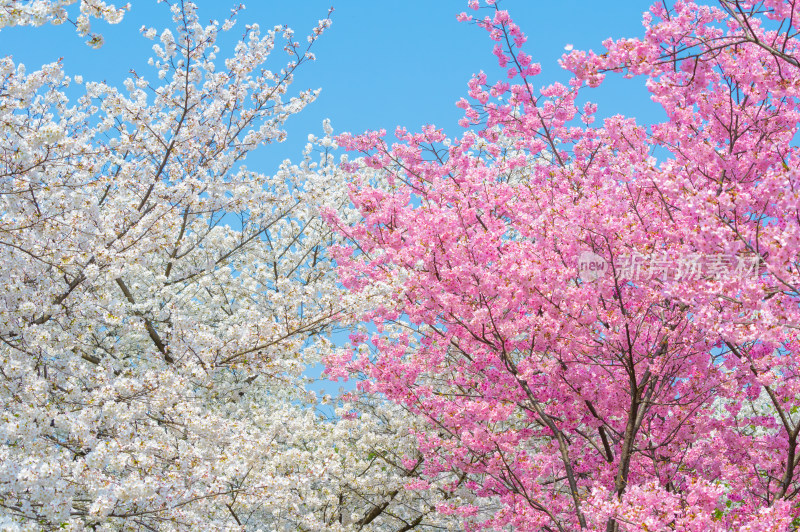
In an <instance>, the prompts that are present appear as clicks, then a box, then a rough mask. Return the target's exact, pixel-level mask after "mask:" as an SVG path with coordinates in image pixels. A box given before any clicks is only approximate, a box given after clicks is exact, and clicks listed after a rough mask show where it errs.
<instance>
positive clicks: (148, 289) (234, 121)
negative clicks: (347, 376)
mask: <svg viewBox="0 0 800 532" xmlns="http://www.w3.org/2000/svg"><path fill="white" fill-rule="evenodd" d="M70 3H74V1H73V2H69V1H65V2H55V1H53V2H21V3H20V2H14V1H12V2H8V1H6V2H3V3H2V4H0V16H1V17H3V18H2V22H0V26H9V25H24V24H28V25H37V24H40V23H43V22H48V21H49V22H59V21H62V20H65V17H66V16H67V15H66V14H65V11H63V8H64V6H66V5H67V4H70ZM80 11H81V15H80V16H81V17H95V18H103V19H106V20H108V21H111V22H113V21H115V20H117V19H118V18H119V17H120V16H121V15H122V11H121V10H120V9H117V8H114V7H112V6H107V5H106V4H104V3H102V2H94V1H88V0H83V1H82V3H81V7H80ZM171 11H172V18H173V21H174V25H175V26H174V29H173V30H169V29H165V30H163V31H157V30H155V29H149V28H144V29H143V34H144V36H145V37H146V38H151V39H155V40H156V44H155V46H154V50H155V57H154V58H153V60H152V65H153V66H154V68H155V73H154V74H153V75H152V76H151V75H145V74H141V75H139V74H134V75H133V76H132V77H131V78H130V79H128V80H127V81H126V82H125V84H124V87H122V88H117V87H113V86H110V85H107V84H105V83H96V82H86V83H85V94H84V95H83V96H81V97H80V98H78V99H77V100H76V101H71V100H70V98H69V97H68V94H71V93H73V92H74V90H75V84H81V83H82V80H80V79H79V78H78V77H77V76H76V77H73V78H70V77H69V76H66V75H65V73H64V72H63V71H62V69H61V67H60V65H58V64H50V65H45V66H43V67H42V68H40V69H38V70H35V71H28V70H27V69H26V68H25V67H24V66H23V65H21V64H15V63H14V62H13V61H12V60H11V59H10V58H9V57H5V58H3V59H0V128H2V132H3V134H2V137H0V260H1V261H2V264H3V268H0V283H2V286H3V287H4V290H3V292H2V295H0V528H3V529H4V530H5V529H9V530H15V529H19V530H42V529H45V530H56V529H58V530H81V529H85V528H92V529H96V530H134V529H135V530H196V529H200V528H201V527H202V528H205V529H209V530H240V529H247V530H257V529H262V530H282V529H286V530H398V531H399V530H412V529H415V530H424V529H431V530H432V529H436V530H441V529H443V528H444V529H447V528H454V527H457V526H458V525H457V521H456V520H454V519H451V518H449V517H447V516H443V515H438V514H437V513H436V512H435V510H436V507H437V504H439V502H440V501H442V500H445V499H447V498H452V497H454V496H460V495H458V489H459V486H461V485H462V484H463V480H464V479H463V478H461V479H459V478H451V477H448V476H447V475H443V476H442V477H441V486H439V487H438V489H432V490H428V491H425V492H424V493H422V494H421V493H418V492H417V491H414V490H413V489H407V487H408V486H409V484H410V483H413V481H414V479H415V475H416V474H417V472H418V471H417V464H418V463H419V462H418V457H417V456H416V455H415V452H416V451H415V450H414V448H415V446H414V444H413V443H414V442H413V441H412V440H413V437H412V435H411V434H410V432H409V431H410V429H412V428H413V427H414V426H415V424H418V423H422V421H421V420H418V419H415V418H414V417H413V416H410V415H408V413H407V412H404V411H401V410H398V409H397V407H389V406H387V405H386V403H385V402H382V401H381V400H380V398H378V397H376V396H370V395H369V394H366V393H352V394H350V397H348V398H346V399H347V401H348V402H342V399H340V398H333V399H331V398H328V397H325V398H323V399H322V400H321V401H322V402H326V403H329V404H330V405H331V406H337V405H338V410H336V412H337V414H336V415H334V416H333V417H332V418H326V417H325V416H323V415H321V413H320V411H319V410H318V409H316V408H315V406H316V404H317V402H318V400H317V399H316V398H315V397H314V396H313V394H311V393H309V392H308V391H307V388H306V386H305V384H306V383H307V381H308V378H307V377H306V375H305V373H304V372H305V370H306V368H307V367H308V366H309V365H311V364H316V363H318V362H319V361H320V360H321V357H322V356H324V355H325V354H326V353H327V354H330V353H331V352H333V350H334V346H333V344H332V342H331V340H330V338H329V336H328V335H329V334H330V333H331V332H332V331H334V330H335V329H336V328H337V327H340V326H341V325H343V324H344V325H346V324H348V320H349V319H351V318H350V317H351V316H352V315H354V313H356V312H357V311H358V310H359V309H363V308H364V306H365V305H369V304H371V302H374V298H379V297H384V295H382V294H379V293H376V294H374V297H373V296H368V297H365V296H363V295H360V296H358V298H354V297H352V296H346V295H345V294H344V293H343V291H342V290H341V289H340V286H339V285H338V284H337V280H336V276H335V274H334V272H333V269H332V265H331V262H330V260H329V259H328V258H327V255H326V253H325V249H326V247H327V246H329V245H330V244H332V243H334V242H336V241H337V239H338V237H337V236H336V235H335V234H333V233H332V232H331V230H330V229H329V228H328V227H327V226H326V225H325V223H324V222H323V220H322V218H321V216H320V212H321V209H322V208H326V209H334V210H335V211H336V212H338V213H340V216H342V217H343V218H344V219H348V217H352V216H357V214H356V211H355V210H350V209H349V208H348V205H349V199H348V195H347V189H346V187H345V186H344V179H343V178H342V176H341V175H340V173H339V170H337V169H336V165H335V164H334V160H333V155H332V150H334V149H335V148H336V145H335V143H334V142H333V141H332V139H331V132H332V130H331V128H330V125H329V124H325V136H324V137H323V138H320V139H317V138H312V139H311V143H310V144H309V146H308V148H307V149H306V152H305V153H304V154H303V158H302V161H301V162H300V163H299V164H293V163H291V162H289V161H288V160H287V161H286V162H284V164H282V165H281V167H280V168H279V169H278V171H277V172H276V173H274V174H270V173H264V172H262V171H257V170H254V169H252V168H249V167H247V166H246V165H245V160H246V158H247V156H248V155H249V154H250V153H251V152H252V151H253V150H255V149H256V148H258V147H259V146H262V145H264V144H267V143H272V142H279V141H281V140H283V138H284V136H285V133H284V131H283V130H282V125H283V124H284V122H285V121H286V120H287V119H288V118H289V117H290V116H291V115H293V114H295V113H297V112H299V111H301V110H302V109H303V108H304V107H305V106H306V105H307V104H309V103H310V102H312V101H313V100H314V98H315V96H316V94H317V93H316V91H313V90H306V91H302V92H298V93H296V94H294V95H293V96H292V95H291V92H290V85H291V83H292V81H293V76H294V73H295V71H296V69H297V68H299V67H300V66H301V65H303V64H304V63H306V62H308V61H310V60H312V59H313V55H312V53H311V51H310V50H311V48H312V47H313V45H314V43H315V41H316V39H317V38H318V37H319V36H320V35H321V34H322V33H323V32H324V30H325V29H326V28H327V27H328V26H329V24H330V19H329V18H325V19H323V20H321V21H320V22H319V24H318V25H317V26H316V27H315V28H314V29H313V31H312V33H311V34H310V35H309V36H308V38H307V40H306V41H304V42H303V43H302V44H301V42H299V41H297V40H295V36H294V34H293V32H292V31H291V30H290V29H288V28H285V27H281V26H276V27H274V28H272V29H269V30H266V31H265V30H262V29H261V28H260V27H259V26H258V25H250V26H247V27H246V28H245V29H244V32H243V36H242V39H241V40H240V42H239V43H238V44H237V45H236V47H235V49H234V51H233V54H232V55H231V56H230V57H228V58H227V59H225V60H224V61H221V60H218V59H217V55H218V54H219V53H220V50H219V47H218V46H217V44H216V43H217V39H218V36H219V35H220V34H221V33H223V32H226V31H230V30H231V29H232V28H233V27H234V22H233V20H228V21H225V22H223V23H222V24H217V23H212V24H209V25H206V26H204V25H202V24H200V22H199V19H198V15H197V9H196V6H195V5H194V4H192V3H191V2H177V3H175V4H173V5H172V6H171ZM82 20H83V19H81V18H79V20H78V21H77V22H78V24H77V25H78V29H79V32H81V33H85V32H88V26H85V27H84V26H83V25H82V24H83V22H81V21H82ZM84 30H85V31H84ZM276 48H277V51H276ZM276 54H277V55H281V54H282V55H283V57H284V59H281V58H280V57H274V56H275V55H276ZM287 58H288V63H287V62H285V59H287ZM273 64H274V65H273ZM370 298H373V301H371V300H370ZM342 413H345V415H343V416H341V415H340V414H342ZM412 487H413V486H412Z"/></svg>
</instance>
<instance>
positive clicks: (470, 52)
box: [0, 0, 661, 172]
mask: <svg viewBox="0 0 800 532" xmlns="http://www.w3.org/2000/svg"><path fill="white" fill-rule="evenodd" d="M130 2H131V4H132V7H131V11H130V12H129V13H128V15H127V16H126V18H125V20H124V21H123V22H122V23H121V24H119V25H116V26H108V25H106V24H103V23H99V22H95V23H94V24H93V29H96V30H98V31H100V32H101V33H103V35H104V36H105V39H106V44H105V45H104V46H103V48H102V49H100V50H93V49H91V48H89V47H87V46H85V45H83V44H82V39H80V38H79V37H78V36H77V35H76V34H75V33H74V30H73V28H71V27H68V26H67V25H63V26H57V27H47V28H39V29H35V30H34V29H31V28H8V29H5V30H3V31H2V32H0V51H2V53H4V54H11V55H12V56H13V57H14V59H15V60H16V61H17V62H22V63H25V64H26V66H27V67H28V69H29V70H32V69H33V68H34V67H35V66H38V65H41V64H43V63H46V62H51V61H55V60H57V59H58V58H59V57H63V58H64V59H63V61H64V68H65V70H66V71H67V73H68V74H81V75H83V77H84V79H86V80H106V81H108V82H110V83H119V82H120V81H121V80H123V79H124V78H125V77H127V76H128V71H129V70H130V69H131V68H133V69H135V70H136V71H137V72H138V73H139V74H140V75H145V76H148V75H149V76H150V77H154V75H153V71H152V69H151V68H150V67H148V66H147V64H146V61H147V58H148V57H149V56H150V53H151V46H152V41H148V40H146V39H144V38H143V37H141V36H140V34H139V31H138V30H139V28H140V27H141V26H142V25H148V26H155V27H157V28H162V27H165V26H169V25H170V24H171V22H170V20H169V13H168V8H167V6H165V5H164V4H156V2H155V0H130ZM118 3H124V0H123V2H118ZM197 3H198V6H199V13H200V17H201V20H203V21H206V20H211V19H218V20H222V19H223V18H225V16H226V15H227V14H228V13H229V10H230V7H231V6H232V5H233V4H234V2H232V1H228V0H199V1H198V2H197ZM466 3H467V2H466V0H406V1H403V2H399V1H389V0H325V1H320V0H300V1H294V2H286V1H273V0H251V1H250V2H249V3H246V5H247V8H246V9H245V10H244V11H243V12H242V13H241V14H240V16H239V21H240V25H243V24H245V23H252V22H258V23H259V24H260V25H261V26H262V27H264V28H269V27H272V26H274V25H276V24H287V25H289V26H290V27H292V28H294V29H295V31H296V34H297V35H298V36H299V37H301V38H303V37H304V36H305V35H306V34H307V32H308V31H309V30H310V29H311V28H313V26H314V25H315V24H316V22H317V20H318V19H320V18H323V17H324V16H325V14H326V13H327V11H328V8H329V7H330V6H331V5H333V7H334V8H335V11H334V14H333V25H332V27H331V28H330V29H329V30H328V32H326V34H325V35H324V36H323V37H322V38H321V39H320V41H319V42H318V43H317V44H316V45H315V50H314V51H315V53H316V56H317V61H316V62H315V63H311V64H308V65H306V68H305V69H303V70H302V71H301V72H300V73H299V74H298V75H297V77H296V81H295V87H296V88H297V89H298V90H300V89H305V88H318V87H321V88H322V93H321V95H320V97H319V99H318V100H317V101H316V102H315V103H314V104H313V105H312V106H310V107H308V108H307V109H306V110H304V111H303V112H302V113H301V114H300V115H298V116H296V117H293V119H292V120H291V121H290V122H289V123H288V124H287V130H288V133H289V139H288V141H287V142H286V143H284V144H280V145H272V146H269V147H268V148H267V149H266V150H265V153H263V154H261V157H264V159H263V160H264V161H265V163H266V161H269V162H268V163H266V164H274V163H276V162H277V161H280V160H283V159H284V158H299V153H300V151H301V149H302V146H303V144H304V143H305V140H306V137H307V135H308V133H314V134H319V133H321V126H320V124H321V122H322V119H323V118H326V117H327V118H330V119H331V121H332V124H333V127H334V129H335V131H336V132H337V133H338V132H343V131H350V132H353V133H357V132H362V131H364V130H366V129H379V128H385V129H387V130H388V131H393V130H394V128H395V126H397V125H403V126H405V127H407V128H408V129H410V130H416V129H418V128H419V127H420V126H421V125H423V124H428V123H433V124H436V125H437V126H439V127H444V128H445V130H446V131H448V132H450V133H458V132H459V128H458V126H457V124H456V121H457V120H458V118H459V117H460V116H461V111H460V110H459V109H457V108H456V107H455V105H454V104H455V102H456V101H457V100H458V99H459V98H460V97H461V96H462V95H464V94H465V92H466V84H467V81H468V80H469V79H470V76H471V75H472V74H473V73H475V72H478V71H480V70H485V71H487V72H489V71H491V70H493V69H494V68H495V65H496V63H495V58H494V56H493V55H492V53H491V49H492V44H493V43H491V42H490V41H489V39H488V36H487V34H486V32H484V31H483V30H481V29H479V28H477V27H476V26H474V25H470V24H465V23H459V22H457V21H456V14H458V13H459V12H461V11H469V10H468V9H467V7H466ZM650 3H651V2H650V1H642V0H625V1H622V2H597V1H594V0H560V1H559V2H544V1H541V0H503V1H502V2H501V4H500V5H501V6H502V7H503V8H505V9H508V10H509V11H510V12H511V15H512V17H514V18H515V20H516V21H517V22H518V24H520V26H521V27H522V29H523V30H524V31H525V32H526V33H527V35H528V37H529V40H528V43H527V44H526V48H525V49H526V51H527V52H528V53H530V54H532V55H533V57H534V59H535V60H536V61H538V62H540V63H541V64H542V70H543V73H542V75H541V76H539V82H540V84H541V85H544V84H545V83H549V82H551V81H553V80H564V79H565V76H564V73H563V72H562V71H561V69H560V67H559V66H558V65H557V63H556V62H557V60H558V58H559V57H560V56H561V54H562V53H564V46H565V45H566V44H568V43H569V44H572V45H574V46H575V48H584V49H589V48H593V49H595V50H602V49H603V47H602V45H601V44H600V43H601V42H602V41H603V40H604V39H605V38H607V37H615V38H618V37H633V36H640V35H641V34H642V32H643V30H642V26H641V18H642V16H641V15H642V12H643V11H645V10H647V9H648V8H649V5H650ZM240 31H241V30H240V29H235V30H234V32H233V33H232V35H239V32H240ZM219 57H220V58H223V57H227V54H226V53H225V49H224V48H223V50H222V51H221V53H220V54H219ZM280 59H281V63H283V58H280ZM590 98H591V99H592V100H593V101H596V102H597V103H598V104H599V105H600V109H599V114H600V116H609V115H613V114H616V113H621V114H625V115H628V116H636V117H638V118H639V119H640V121H642V122H647V121H648V120H652V119H654V118H656V117H660V116H661V114H660V112H659V109H658V107H656V106H655V104H653V103H652V102H650V101H649V97H648V95H647V93H646V91H645V90H644V87H643V84H642V82H641V81H628V80H621V79H617V80H614V81H613V82H612V83H609V84H608V86H606V87H603V88H601V89H599V90H596V91H593V92H592V94H591V96H590ZM261 157H259V159H260V160H261ZM250 166H251V167H254V165H253V164H252V162H251V164H250ZM259 169H260V170H262V171H264V172H271V171H272V169H270V168H259Z"/></svg>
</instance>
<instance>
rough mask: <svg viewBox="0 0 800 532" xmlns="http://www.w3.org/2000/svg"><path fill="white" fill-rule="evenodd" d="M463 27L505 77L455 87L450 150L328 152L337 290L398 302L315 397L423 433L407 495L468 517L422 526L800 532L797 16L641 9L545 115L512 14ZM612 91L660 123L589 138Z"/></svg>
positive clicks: (741, 9)
mask: <svg viewBox="0 0 800 532" xmlns="http://www.w3.org/2000/svg"><path fill="white" fill-rule="evenodd" d="M470 7H472V8H474V9H476V10H478V14H477V15H468V14H466V13H463V14H462V15H460V17H459V18H460V19H461V20H463V21H473V22H475V23H477V25H478V26H480V27H481V28H483V29H484V30H486V31H487V32H488V33H489V36H490V38H491V40H492V41H493V42H494V53H495V55H496V56H497V61H498V63H499V65H500V67H502V68H503V69H505V70H506V71H507V77H506V78H505V79H501V80H496V81H495V80H491V79H490V78H489V76H488V75H486V74H485V73H480V74H477V75H475V76H474V77H473V79H472V80H471V82H470V83H469V93H468V97H467V98H463V99H461V100H460V101H459V103H458V105H459V106H460V107H461V108H462V109H464V118H463V119H462V120H461V122H460V124H461V125H462V126H463V127H464V128H465V129H466V130H465V132H464V133H463V134H462V135H461V136H460V137H457V138H452V139H451V138H448V137H446V136H445V135H444V133H443V132H442V131H441V130H438V129H436V128H435V127H434V126H428V127H425V128H423V129H422V131H420V132H419V133H411V132H408V131H406V130H404V129H402V128H398V129H397V131H396V132H395V137H396V141H391V142H390V141H388V140H387V139H386V133H385V131H380V132H370V133H366V134H363V135H357V136H352V135H349V134H346V135H342V136H340V137H338V142H339V143H340V145H343V146H345V147H346V148H348V149H350V150H352V151H356V152H360V153H361V154H362V155H363V157H362V158H361V159H359V160H358V161H356V162H352V163H350V164H348V165H346V166H345V169H346V170H348V171H349V172H350V173H351V177H350V181H351V193H350V197H351V199H352V201H353V202H354V204H355V205H356V206H357V207H358V208H359V209H360V212H361V214H362V217H363V220H362V221H361V222H359V223H357V224H352V223H347V222H346V221H345V220H343V219H341V217H340V216H339V215H337V214H336V213H335V212H334V211H333V210H328V211H327V217H328V220H329V222H330V223H332V224H334V225H335V226H337V227H338V229H339V231H340V233H341V234H342V235H343V236H345V237H347V238H348V240H349V242H348V244H347V245H343V246H338V247H334V249H333V253H334V256H335V258H336V260H337V263H338V264H339V272H340V277H341V280H342V282H343V283H344V285H345V286H346V287H347V288H349V289H350V290H351V291H352V292H353V293H355V294H359V293H369V291H370V290H374V289H376V288H380V289H382V290H384V291H386V292H388V293H392V294H394V297H393V300H391V301H390V302H387V303H385V304H382V305H380V306H376V307H374V308H372V309H370V310H369V311H368V312H366V313H365V314H364V317H365V318H366V319H369V320H372V321H373V322H374V323H375V324H376V326H377V333H376V334H374V335H372V337H371V338H370V337H368V336H367V335H362V336H361V337H358V338H356V339H357V340H359V341H361V342H362V345H361V347H360V348H359V349H354V350H352V351H351V352H348V353H342V354H340V355H338V356H337V357H331V359H330V360H329V373H330V374H331V375H333V376H339V377H347V376H348V375H351V374H354V373H355V374H361V375H363V376H366V377H367V378H368V380H367V381H365V382H362V383H361V384H360V386H361V387H362V388H363V389H365V390H369V391H371V392H378V393H381V394H384V395H386V396H387V397H389V398H390V399H391V400H393V401H395V402H397V403H398V404H401V405H403V406H404V407H405V408H407V409H408V410H409V411H410V412H412V413H415V414H419V415H421V416H424V417H425V418H426V419H427V427H426V428H425V429H424V430H419V431H418V432H417V433H416V434H417V440H418V448H419V450H420V452H421V453H423V456H424V457H425V461H424V464H423V465H422V466H421V467H422V471H423V476H424V475H430V476H431V477H435V476H436V475H440V474H442V473H445V472H447V473H451V474H455V475H462V476H463V477H464V478H465V479H467V480H466V483H467V487H468V488H469V489H470V490H471V491H472V492H473V493H474V494H475V495H477V496H478V497H479V498H480V499H482V500H484V501H485V503H484V504H481V505H475V504H474V503H472V502H469V503H459V502H458V501H446V502H443V503H442V504H441V505H440V506H439V508H438V509H439V511H440V512H442V513H446V514H453V515H460V516H471V519H472V523H473V524H474V526H477V527H484V528H502V527H507V526H511V527H513V528H514V529H519V530H560V531H570V530H579V529H591V530H607V531H616V530H651V531H652V530H698V531H699V530H720V531H722V530H733V529H737V530H787V529H790V528H796V527H797V526H798V525H800V520H798V517H799V516H800V497H799V494H800V479H798V478H797V476H798V475H797V473H798V464H799V463H800V452H799V451H800V449H798V437H799V436H800V367H798V358H797V356H798V344H797V342H798V338H797V331H798V327H800V306H798V303H800V291H798V289H799V288H800V274H799V273H798V257H797V253H798V251H799V250H800V211H799V210H798V202H800V192H798V189H799V188H800V182H798V165H799V164H800V163H798V159H797V153H796V151H797V150H796V148H795V147H794V146H793V145H792V143H793V139H794V135H795V133H796V132H797V128H798V124H800V114H798V110H799V109H798V103H800V100H799V99H798V97H799V96H800V92H798V91H800V85H798V83H797V79H800V76H799V74H800V70H798V68H799V67H800V63H799V62H798V61H800V55H799V52H800V51H799V50H798V45H799V44H800V41H798V40H797V38H796V31H795V28H797V27H798V25H800V5H798V4H797V3H796V2H794V1H790V0H786V1H780V0H772V1H766V2H746V1H733V0H721V1H720V2H719V4H718V5H717V6H714V7H709V6H705V5H699V4H696V3H694V2H675V3H674V5H667V3H664V4H662V3H657V4H655V5H654V6H653V8H652V9H651V12H650V13H649V14H646V15H645V18H644V27H645V33H644V36H643V37H642V38H639V39H620V40H616V41H615V40H608V41H606V42H604V43H603V44H604V46H605V47H606V51H605V52H604V53H602V54H595V53H592V52H583V51H577V50H576V51H571V52H570V53H568V54H565V56H564V57H563V58H562V62H561V64H562V66H563V67H564V68H565V69H566V70H567V71H568V72H569V76H570V77H569V81H568V82H567V83H566V84H561V83H553V84H551V85H548V86H545V87H543V88H542V89H540V90H537V89H535V87H536V85H537V83H538V82H537V80H536V76H537V75H538V74H539V71H540V67H539V65H538V64H536V63H534V62H533V60H532V58H531V56H530V55H529V54H528V53H526V52H525V51H524V44H525V41H526V37H525V35H524V33H523V32H522V30H521V29H520V28H519V26H517V25H516V24H515V23H514V21H513V20H512V18H511V17H510V15H509V13H508V12H506V11H504V10H502V9H500V8H499V7H498V6H497V5H496V3H495V2H494V1H489V2H487V5H486V6H484V7H480V6H479V3H478V2H477V0H475V1H471V2H470ZM484 11H485V12H486V13H484ZM487 13H488V14H487ZM617 74H623V75H624V76H626V77H645V78H646V81H647V87H648V90H649V91H650V93H651V95H652V98H653V100H654V101H656V102H657V103H659V104H660V105H661V106H662V107H663V109H664V110H665V111H666V115H667V118H666V119H665V120H663V121H662V122H659V123H656V124H652V125H649V126H646V125H643V124H639V123H637V121H636V120H635V119H634V118H629V117H624V116H620V115H616V116H611V117H609V118H606V119H604V120H601V121H600V120H596V116H595V115H596V112H597V106H596V105H595V104H593V103H591V101H590V100H588V98H590V97H591V89H592V88H593V87H597V86H599V85H601V84H602V83H603V81H604V79H605V77H606V76H608V75H617ZM654 154H657V155H658V158H656V157H655V156H654ZM590 265H591V267H592V268H596V269H593V270H589V266H590ZM398 329H399V330H402V331H404V332H403V333H402V334H399V335H397V334H395V335H394V337H393V338H392V339H389V338H387V337H386V334H385V333H384V331H388V330H392V331H395V330H398ZM490 502H491V503H496V506H492V505H491V504H489V503H490ZM470 526H473V525H470Z"/></svg>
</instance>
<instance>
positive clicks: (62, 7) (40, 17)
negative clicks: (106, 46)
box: [0, 0, 130, 48]
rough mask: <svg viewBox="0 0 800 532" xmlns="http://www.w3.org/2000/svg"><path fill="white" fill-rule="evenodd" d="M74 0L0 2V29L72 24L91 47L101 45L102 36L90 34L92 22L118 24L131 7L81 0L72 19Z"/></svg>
mask: <svg viewBox="0 0 800 532" xmlns="http://www.w3.org/2000/svg"><path fill="white" fill-rule="evenodd" d="M76 1H77V0H0V29H2V28H7V27H10V26H42V25H44V24H47V23H51V24H63V23H65V22H69V23H72V24H73V25H74V26H75V30H76V31H77V32H78V35H80V36H81V37H86V36H87V35H88V36H89V40H88V41H87V44H89V45H90V46H92V47H94V48H99V47H100V46H102V45H103V36H102V35H100V34H97V33H91V29H92V27H91V20H92V19H97V20H104V21H106V22H108V23H109V24H117V23H118V22H120V21H121V20H122V17H123V16H124V15H125V12H126V11H127V10H128V9H129V8H130V4H125V5H124V6H122V7H116V6H114V4H107V3H106V2H104V1H103V0H80V5H79V9H78V15H77V17H74V18H72V16H71V13H70V10H69V9H68V8H69V6H71V5H72V4H74V3H75V2H76Z"/></svg>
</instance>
